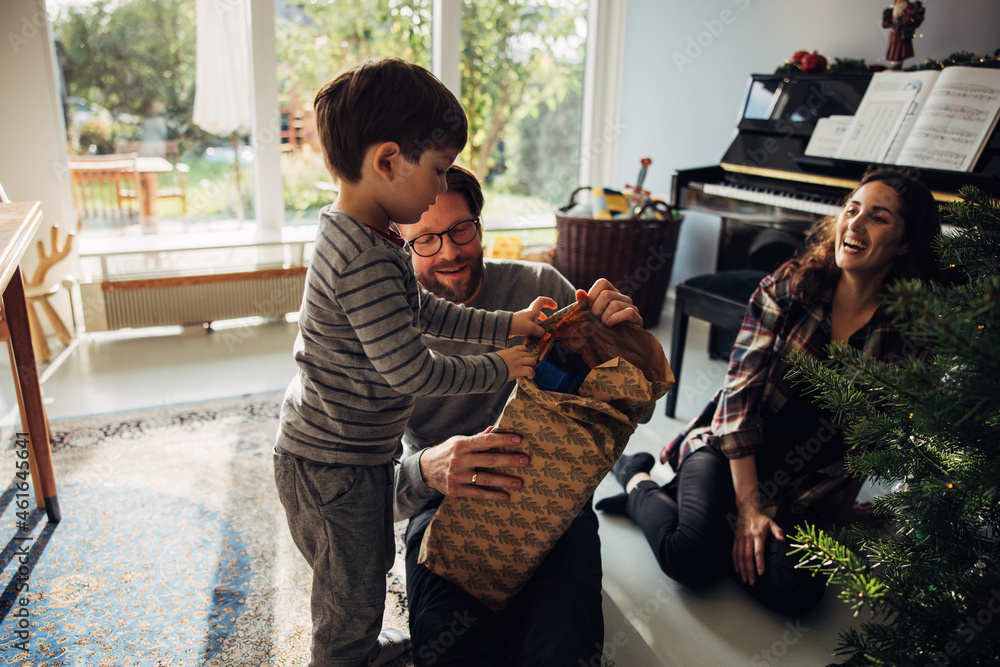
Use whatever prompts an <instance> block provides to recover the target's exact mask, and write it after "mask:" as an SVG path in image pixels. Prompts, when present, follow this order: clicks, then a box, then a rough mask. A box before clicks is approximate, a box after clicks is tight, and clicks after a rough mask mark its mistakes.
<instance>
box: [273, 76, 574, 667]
mask: <svg viewBox="0 0 1000 667" xmlns="http://www.w3.org/2000/svg"><path fill="white" fill-rule="evenodd" d="M314 108H315V111H316V126H317V130H318V134H319V138H320V143H321V144H322V146H323V154H324V158H325V160H326V163H327V167H328V168H329V170H330V172H331V174H332V175H333V176H334V178H336V179H338V180H339V181H340V190H339V193H338V196H337V201H336V202H335V204H334V206H332V207H328V208H326V209H324V210H323V212H322V213H321V215H320V225H319V230H318V233H317V237H316V246H315V250H314V253H313V260H312V262H311V265H310V267H309V271H308V274H307V277H306V289H305V294H304V296H303V300H302V309H301V311H300V314H299V334H298V336H297V337H296V341H295V348H294V354H295V359H296V362H297V363H298V366H299V372H298V374H297V375H296V377H295V378H294V379H293V380H292V382H291V384H290V385H289V387H288V391H287V392H286V394H285V400H284V404H283V405H282V409H281V426H280V429H279V432H278V437H277V443H276V445H275V456H274V466H275V483H276V486H277V488H278V494H279V496H280V498H281V502H282V505H284V507H285V513H286V516H287V518H288V527H289V530H290V531H291V534H292V538H293V540H294V541H295V544H296V546H297V547H298V548H299V550H300V551H301V552H302V554H303V555H304V556H305V558H306V560H307V561H308V563H309V565H310V566H311V567H312V569H313V584H312V598H311V612H312V626H313V629H312V641H311V646H310V650H311V653H312V657H311V661H310V663H309V664H310V665H312V666H314V667H319V666H324V667H326V666H328V665H338V666H339V665H343V666H345V667H355V666H359V665H361V666H363V665H380V664H385V662H387V661H388V660H391V659H392V658H395V657H396V656H398V655H400V654H401V653H402V652H404V651H405V650H406V648H407V646H408V640H407V638H406V637H405V636H403V635H402V634H401V633H399V632H398V631H394V632H383V633H382V635H381V636H379V628H380V627H381V622H382V612H383V607H384V603H385V574H386V571H387V570H388V569H389V568H390V567H391V566H392V562H393V559H394V557H395V548H394V540H393V530H392V498H393V477H394V471H393V458H394V457H396V456H397V455H398V453H399V451H400V436H401V435H402V433H403V429H404V426H405V425H406V422H407V419H408V418H409V416H410V413H411V411H412V409H413V396H415V395H438V394H456V393H482V392H489V391H495V390H496V389H499V388H500V387H501V386H503V384H504V383H505V382H506V381H507V380H508V379H515V378H518V377H533V375H534V370H533V367H532V363H533V360H532V359H531V356H530V355H529V354H528V352H527V349H526V348H524V347H523V346H517V347H513V348H510V349H504V350H500V351H499V352H496V353H491V354H482V355H475V356H467V357H453V356H444V355H440V354H437V353H435V352H432V351H430V350H429V349H428V348H427V347H426V346H425V345H424V343H423V342H422V339H421V333H422V332H423V333H427V334H429V335H432V336H437V337H445V338H453V339H461V340H472V341H481V342H486V343H491V344H494V345H499V346H501V347H502V346H503V344H504V341H505V340H506V339H507V338H508V337H509V336H515V335H541V333H542V328H541V327H540V326H538V325H537V324H536V323H535V320H536V319H537V318H538V317H539V316H540V315H541V309H542V308H554V307H555V306H556V304H555V302H554V301H552V300H551V299H547V298H539V299H536V300H535V302H534V303H533V304H532V306H531V308H529V309H527V310H523V311H520V312H518V313H509V312H497V313H492V312H488V311H483V310H475V309H471V308H462V307H459V306H456V305H455V304H451V303H449V302H448V301H445V300H443V299H436V298H434V297H433V295H431V294H430V293H429V292H423V291H422V290H421V289H420V287H419V285H418V284H417V281H416V278H415V277H414V274H413V269H412V267H411V265H410V259H409V256H408V255H407V253H406V252H405V251H404V245H405V243H404V241H403V240H402V237H401V236H399V233H398V232H397V231H396V230H395V229H394V228H393V223H396V224H402V225H407V224H413V223H416V222H417V221H418V220H419V219H420V216H421V215H422V214H423V212H424V211H425V210H427V208H428V207H430V205H431V204H433V203H434V201H435V200H436V199H437V196H438V195H439V194H441V193H442V192H444V191H445V190H446V189H447V184H446V181H445V172H447V170H448V168H449V167H450V166H451V164H452V163H453V162H454V161H455V158H456V157H457V156H458V153H459V152H460V151H461V149H462V147H463V146H464V145H465V141H466V135H467V131H468V127H467V121H466V119H465V115H464V113H463V112H462V109H461V106H460V105H459V103H458V100H456V99H455V97H454V96H453V95H452V94H451V93H450V92H449V91H448V90H447V88H445V87H444V85H443V84H441V82H440V81H438V80H437V79H435V78H434V77H433V76H432V75H431V74H430V73H429V72H427V71H426V70H424V69H422V68H420V67H417V66H415V65H412V64H410V63H407V62H405V61H402V60H399V59H395V58H393V59H384V60H371V61H367V62H365V63H362V64H361V65H358V66H356V67H353V68H351V69H349V70H347V71H345V72H344V73H342V74H341V75H339V76H338V77H337V78H336V79H334V80H333V81H331V82H330V83H328V84H327V85H326V86H325V87H324V88H323V89H322V90H320V92H319V93H318V94H317V95H316V101H315V105H314ZM510 438H511V444H513V441H514V436H510ZM393 634H394V635H395V636H393Z"/></svg>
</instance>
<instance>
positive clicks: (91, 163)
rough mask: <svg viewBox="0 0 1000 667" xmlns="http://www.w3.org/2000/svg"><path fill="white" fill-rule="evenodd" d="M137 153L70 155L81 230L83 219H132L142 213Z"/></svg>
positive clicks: (74, 197)
mask: <svg viewBox="0 0 1000 667" xmlns="http://www.w3.org/2000/svg"><path fill="white" fill-rule="evenodd" d="M136 157H137V155H136V154H135V153H121V154H116V155H92V156H91V155H72V156H70V158H69V173H70V183H71V185H72V188H73V203H74V205H75V206H76V211H77V229H78V230H79V229H81V228H82V227H83V218H84V217H90V218H103V219H107V220H109V221H111V222H112V223H114V222H121V223H124V222H129V221H132V220H135V219H137V218H138V215H139V210H140V206H139V201H138V200H139V195H138V193H139V192H140V189H139V182H138V171H137V169H136Z"/></svg>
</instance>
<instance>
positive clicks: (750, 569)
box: [729, 456, 785, 586]
mask: <svg viewBox="0 0 1000 667" xmlns="http://www.w3.org/2000/svg"><path fill="white" fill-rule="evenodd" d="M729 470H730V472H731V473H732V475H733V490H734V491H735V493H736V515H737V516H736V529H735V530H736V534H735V535H734V536H733V567H735V568H736V572H738V573H739V575H740V579H742V580H743V583H748V584H750V585H751V586H753V584H754V582H755V581H757V577H758V576H759V575H762V574H764V561H766V560H767V551H766V550H765V549H764V544H765V543H766V542H767V536H768V534H771V535H773V536H774V539H776V540H778V541H779V542H784V541H785V531H783V530H782V529H781V527H780V526H779V525H778V524H776V523H775V522H774V521H773V520H772V519H771V518H770V517H769V516H767V515H766V514H764V512H762V511H761V509H760V506H761V503H760V490H759V489H758V488H757V459H756V458H755V457H753V456H744V457H741V458H738V459H729Z"/></svg>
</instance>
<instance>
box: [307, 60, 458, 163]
mask: <svg viewBox="0 0 1000 667" xmlns="http://www.w3.org/2000/svg"><path fill="white" fill-rule="evenodd" d="M314 108H315V111H316V131H317V134H318V135H319V140H320V145H321V146H322V147H323V157H324V159H325V160H326V166H327V168H328V169H329V170H330V172H331V173H332V175H333V176H334V177H335V178H339V179H341V180H344V181H348V182H351V183H357V182H358V181H360V180H361V163H362V161H363V159H364V156H365V152H366V151H367V150H368V149H369V148H370V147H371V146H373V145H374V144H377V143H381V142H384V141H393V142H395V143H397V144H399V148H400V151H401V152H402V154H403V156H404V157H405V158H406V160H407V161H409V162H411V163H414V164H416V163H417V162H419V161H420V156H421V155H422V154H423V153H424V151H427V150H432V149H433V150H441V149H454V150H462V148H464V147H465V142H466V140H467V138H468V131H469V124H468V120H466V118H465V112H463V111H462V105H461V104H460V103H459V101H458V100H457V99H455V96H454V95H452V93H451V91H449V90H448V89H447V88H446V87H445V85H444V84H443V83H441V81H439V80H438V79H437V78H436V77H435V76H434V75H433V74H431V73H430V72H428V71H427V70H425V69H424V68H423V67H420V66H418V65H414V64H412V63H409V62H406V61H405V60H402V59H400V58H379V59H369V60H365V61H364V62H361V63H358V64H357V65H354V66H351V67H349V68H347V69H345V70H344V71H343V72H341V73H340V74H339V75H337V77H336V78H335V79H333V81H330V82H329V83H327V84H326V85H325V86H323V88H322V89H321V90H320V91H319V92H318V93H317V94H316V100H315V103H314Z"/></svg>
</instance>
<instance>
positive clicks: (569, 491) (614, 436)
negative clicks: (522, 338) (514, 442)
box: [419, 301, 674, 612]
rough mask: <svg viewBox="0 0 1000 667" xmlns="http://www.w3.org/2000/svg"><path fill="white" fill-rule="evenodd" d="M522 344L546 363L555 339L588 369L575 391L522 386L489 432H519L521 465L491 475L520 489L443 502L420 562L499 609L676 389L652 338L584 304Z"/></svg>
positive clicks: (559, 315) (522, 382) (530, 383)
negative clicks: (526, 459) (503, 496)
mask: <svg viewBox="0 0 1000 667" xmlns="http://www.w3.org/2000/svg"><path fill="white" fill-rule="evenodd" d="M543 327H545V329H546V332H547V333H546V334H545V335H544V336H543V337H542V338H541V339H529V340H528V341H527V342H526V344H527V345H528V347H529V349H530V350H531V351H532V352H533V353H534V354H535V355H536V357H541V356H544V354H545V352H546V351H547V350H548V349H549V348H550V347H551V345H552V343H553V342H554V341H555V340H556V339H558V340H560V341H562V342H563V343H564V344H566V345H567V346H569V347H570V348H572V349H574V350H576V351H577V352H579V353H581V354H582V355H583V357H584V359H585V360H586V361H587V362H588V364H590V366H591V371H590V373H589V374H588V375H587V377H586V379H585V380H584V382H583V384H582V385H581V386H580V390H579V394H578V395H573V394H561V393H556V392H547V391H543V390H541V389H539V388H538V387H537V386H536V385H535V383H534V382H533V381H531V380H525V379H520V380H518V381H517V387H516V388H515V389H514V391H513V393H512V394H511V397H510V399H508V401H507V405H506V406H505V407H504V410H503V414H502V415H501V416H500V419H499V420H498V421H497V424H496V427H495V429H494V431H495V432H510V433H517V434H519V435H520V436H521V437H522V442H521V446H520V447H519V448H517V449H512V448H504V449H502V450H499V451H506V452H523V453H526V454H528V455H529V456H530V457H531V465H530V466H528V467H527V468H517V469H514V468H498V469H497V472H499V473H501V474H509V475H513V476H516V477H520V478H521V479H523V480H524V486H523V487H522V488H521V489H520V490H519V491H511V492H510V497H511V499H510V501H509V502H506V503H498V502H495V501H491V500H479V499H473V498H455V497H447V498H445V499H444V501H443V502H442V503H441V506H440V507H439V508H438V511H437V513H436V514H435V516H434V519H433V520H432V521H431V523H430V525H429V526H428V527H427V531H426V532H425V534H424V539H423V542H422V543H421V545H420V554H419V561H420V562H421V563H423V564H424V565H425V566H427V568H428V569H430V570H431V571H432V572H434V573H436V574H437V575H439V576H441V577H443V578H444V579H447V580H448V581H450V582H452V583H454V584H456V585H457V586H460V587H461V588H463V589H464V590H466V591H467V592H468V593H470V594H471V595H473V596H474V597H476V598H477V599H479V600H481V601H482V602H483V603H484V604H486V605H487V606H488V607H489V608H490V609H492V610H494V611H496V612H500V611H502V610H503V608H504V607H505V606H506V604H507V602H508V601H509V600H510V598H511V597H513V596H514V595H516V594H517V593H518V591H520V590H521V587H522V586H523V585H524V583H525V582H526V581H527V580H528V579H530V578H531V575H532V574H533V573H534V571H535V570H536V569H537V568H538V566H539V565H540V564H541V563H542V561H543V560H544V559H545V556H546V555H547V554H548V552H549V551H550V550H551V548H552V547H553V546H554V545H555V543H556V541H557V540H558V539H559V538H560V537H561V536H562V534H563V532H564V531H565V530H566V528H567V527H568V526H569V524H570V523H571V522H572V521H573V519H574V518H576V515H577V514H578V513H579V512H580V510H581V509H582V508H583V506H584V504H586V503H587V502H588V500H589V499H590V496H591V494H592V493H593V492H594V489H595V488H596V487H597V485H598V484H599V483H600V482H601V480H602V479H603V478H604V476H605V475H606V474H607V473H608V471H609V470H611V466H612V465H613V464H614V462H615V461H616V460H617V459H618V457H619V456H620V455H621V452H622V450H623V449H625V445H626V444H627V443H628V439H629V437H630V436H631V435H632V433H633V432H634V431H635V428H636V426H637V424H638V422H639V420H640V419H641V418H642V417H643V416H644V415H646V414H647V413H648V411H649V410H651V409H652V408H653V404H654V403H655V402H656V400H657V399H659V398H660V397H661V396H663V394H665V393H666V391H667V389H669V388H670V385H671V384H673V379H674V378H673V374H672V373H671V372H670V367H669V365H668V364H667V360H666V358H665V357H664V355H663V348H662V347H661V346H660V344H659V341H657V340H656V337H655V336H653V335H652V334H650V333H649V332H647V331H645V330H643V329H642V328H641V327H639V326H637V325H634V324H631V323H625V324H619V325H617V326H614V327H606V326H604V325H603V324H601V323H600V321H599V320H598V319H597V318H596V317H594V316H593V314H591V313H590V311H589V307H588V305H587V302H586V301H583V302H580V303H577V304H575V305H573V306H570V307H569V308H565V309H563V310H561V311H559V312H558V313H555V314H554V315H552V316H551V317H550V318H549V319H547V320H546V321H545V322H544V323H543Z"/></svg>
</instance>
